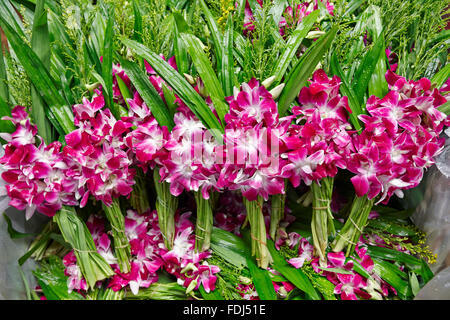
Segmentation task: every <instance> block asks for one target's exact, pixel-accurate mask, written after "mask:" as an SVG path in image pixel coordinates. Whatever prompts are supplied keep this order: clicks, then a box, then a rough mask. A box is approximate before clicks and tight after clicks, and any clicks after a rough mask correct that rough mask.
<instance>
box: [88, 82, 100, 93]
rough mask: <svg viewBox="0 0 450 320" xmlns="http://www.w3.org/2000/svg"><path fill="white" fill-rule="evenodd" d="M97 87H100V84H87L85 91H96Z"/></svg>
mask: <svg viewBox="0 0 450 320" xmlns="http://www.w3.org/2000/svg"><path fill="white" fill-rule="evenodd" d="M99 86H100V82H96V83H93V84H87V85H86V89H88V90H89V91H94V89H97V88H98V87H99Z"/></svg>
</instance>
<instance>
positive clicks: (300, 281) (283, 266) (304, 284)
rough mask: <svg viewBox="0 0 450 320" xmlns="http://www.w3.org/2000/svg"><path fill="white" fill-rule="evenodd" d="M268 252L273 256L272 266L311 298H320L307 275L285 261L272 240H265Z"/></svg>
mask: <svg viewBox="0 0 450 320" xmlns="http://www.w3.org/2000/svg"><path fill="white" fill-rule="evenodd" d="M267 246H268V248H269V251H270V254H271V256H272V258H273V267H274V269H275V270H277V271H278V272H280V273H281V274H282V275H283V276H285V277H286V279H288V280H289V281H290V282H292V284H294V285H295V286H296V287H297V288H299V289H300V290H302V291H303V292H305V293H307V294H308V295H309V296H310V297H311V298H312V299H314V300H320V296H319V294H318V293H317V291H316V290H315V289H314V287H313V285H312V283H311V281H310V280H309V278H308V276H306V274H305V273H304V272H303V271H302V270H301V269H295V268H294V267H292V266H291V265H289V264H288V263H287V261H286V260H285V259H284V258H283V257H282V256H281V255H280V254H279V253H278V251H277V249H276V248H275V245H274V243H273V241H272V240H268V241H267Z"/></svg>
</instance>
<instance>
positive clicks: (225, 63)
mask: <svg viewBox="0 0 450 320" xmlns="http://www.w3.org/2000/svg"><path fill="white" fill-rule="evenodd" d="M221 67H222V69H221V73H220V80H221V82H222V88H223V92H224V93H225V95H226V96H227V97H229V96H231V95H233V87H234V82H233V77H234V59H233V18H232V15H231V14H230V15H228V20H227V25H226V27H225V34H224V37H223V52H222V65H221Z"/></svg>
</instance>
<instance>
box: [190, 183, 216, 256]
mask: <svg viewBox="0 0 450 320" xmlns="http://www.w3.org/2000/svg"><path fill="white" fill-rule="evenodd" d="M194 196H195V202H196V204H197V222H196V225H195V248H196V249H197V251H199V252H200V251H205V250H208V249H209V246H210V244H211V232H212V226H213V212H212V208H211V199H204V198H203V196H202V193H201V192H200V191H197V192H194Z"/></svg>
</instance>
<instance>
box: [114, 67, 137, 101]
mask: <svg viewBox="0 0 450 320" xmlns="http://www.w3.org/2000/svg"><path fill="white" fill-rule="evenodd" d="M116 80H117V85H118V86H119V90H120V93H121V94H122V97H123V99H124V100H125V103H126V104H127V106H128V108H130V105H129V104H128V101H127V100H128V99H133V97H132V96H131V92H130V89H128V87H127V85H126V84H125V82H124V81H123V80H122V78H121V77H119V75H118V74H116Z"/></svg>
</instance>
